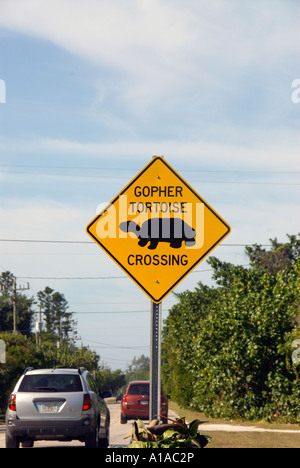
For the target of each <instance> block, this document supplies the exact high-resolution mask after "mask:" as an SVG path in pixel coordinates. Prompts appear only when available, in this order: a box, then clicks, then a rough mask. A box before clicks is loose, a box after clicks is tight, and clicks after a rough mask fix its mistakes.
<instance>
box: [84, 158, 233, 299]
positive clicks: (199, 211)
mask: <svg viewBox="0 0 300 468" xmlns="http://www.w3.org/2000/svg"><path fill="white" fill-rule="evenodd" d="M87 232H88V234H89V235H90V236H91V237H92V239H93V240H95V241H96V242H97V244H99V245H100V247H102V249H104V250H105V252H106V253H107V254H108V255H109V256H110V257H111V258H112V259H113V260H114V261H115V262H116V263H117V264H118V265H119V266H120V267H121V268H122V269H123V270H124V271H125V273H126V274H127V275H128V276H129V277H130V278H131V279H132V280H133V281H135V283H136V284H137V285H138V286H139V287H140V288H141V289H142V290H143V291H144V293H146V294H147V295H148V297H149V298H150V299H151V300H152V301H153V302H155V303H160V302H161V301H162V300H163V299H164V298H165V297H166V296H167V295H168V294H169V293H170V292H171V291H172V290H173V289H174V288H175V287H176V286H177V285H178V283H179V282H180V281H182V280H183V279H184V278H185V277H186V276H187V275H188V274H189V273H190V272H191V271H192V270H193V268H195V267H196V265H198V264H199V263H200V262H201V261H202V260H203V259H204V258H205V257H206V256H207V255H208V254H209V253H210V252H211V251H212V250H213V249H214V248H215V247H216V246H217V245H218V244H219V243H220V242H221V241H222V240H223V239H224V238H225V237H226V236H227V235H228V234H229V233H230V226H229V225H228V224H227V223H226V222H225V221H224V220H223V219H222V218H221V216H220V215H219V214H218V213H216V212H215V211H214V210H213V209H212V208H211V206H209V204H208V203H207V202H206V201H205V200H204V199H203V198H202V197H200V195H198V194H197V193H196V192H195V191H194V190H193V188H192V187H191V186H190V185H189V184H188V183H187V182H186V181H185V180H183V179H182V177H181V176H180V175H179V174H177V173H176V172H175V170H174V169H173V168H172V167H171V166H170V165H169V164H168V163H167V162H166V161H165V159H164V158H162V157H159V156H157V157H154V158H153V159H152V160H151V162H150V163H149V164H148V165H147V166H146V167H145V168H144V169H143V170H142V171H141V172H140V173H139V174H138V175H137V176H136V177H135V178H134V179H133V180H132V181H131V182H130V183H129V184H128V185H127V186H126V187H125V188H124V189H123V190H122V191H121V192H120V193H119V194H118V195H117V196H116V197H115V198H114V199H113V200H112V201H111V203H110V204H109V205H108V206H107V207H106V208H105V209H104V210H103V211H102V212H101V213H100V214H99V215H97V216H96V217H95V219H93V221H92V222H91V223H90V224H89V225H88V227H87Z"/></svg>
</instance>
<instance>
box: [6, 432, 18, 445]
mask: <svg viewBox="0 0 300 468" xmlns="http://www.w3.org/2000/svg"><path fill="white" fill-rule="evenodd" d="M5 447H6V448H19V447H20V441H19V438H18V437H16V436H12V435H10V434H9V433H8V432H6V436H5Z"/></svg>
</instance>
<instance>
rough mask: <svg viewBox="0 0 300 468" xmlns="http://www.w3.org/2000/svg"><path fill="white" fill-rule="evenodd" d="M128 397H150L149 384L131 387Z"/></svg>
mask: <svg viewBox="0 0 300 468" xmlns="http://www.w3.org/2000/svg"><path fill="white" fill-rule="evenodd" d="M127 395H149V384H137V385H130V387H129V389H128V393H127Z"/></svg>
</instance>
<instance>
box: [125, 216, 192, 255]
mask: <svg viewBox="0 0 300 468" xmlns="http://www.w3.org/2000/svg"><path fill="white" fill-rule="evenodd" d="M120 229H121V230H122V231H123V232H133V233H134V234H135V235H136V236H137V238H138V239H139V242H138V244H139V246H140V247H145V246H146V245H147V244H148V242H150V245H149V247H148V249H151V250H154V249H156V247H157V246H158V244H159V243H160V242H169V243H170V247H172V248H173V249H179V248H180V247H181V245H182V242H185V245H186V246H187V247H191V246H193V245H195V244H196V241H195V236H196V231H195V230H194V229H193V228H191V227H190V226H189V225H188V224H187V223H186V222H185V221H183V220H182V219H180V218H151V219H148V220H147V221H144V222H143V224H142V225H141V226H139V225H138V224H137V223H135V222H134V221H125V222H123V223H121V224H120Z"/></svg>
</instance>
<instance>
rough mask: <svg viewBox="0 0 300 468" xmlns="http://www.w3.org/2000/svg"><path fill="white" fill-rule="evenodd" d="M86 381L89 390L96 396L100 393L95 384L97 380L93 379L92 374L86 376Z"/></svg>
mask: <svg viewBox="0 0 300 468" xmlns="http://www.w3.org/2000/svg"><path fill="white" fill-rule="evenodd" d="M86 381H87V384H88V387H89V389H90V390H91V391H92V392H94V393H96V395H97V394H98V393H99V389H98V387H97V384H96V382H95V380H94V379H93V377H92V376H91V374H87V376H86Z"/></svg>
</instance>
